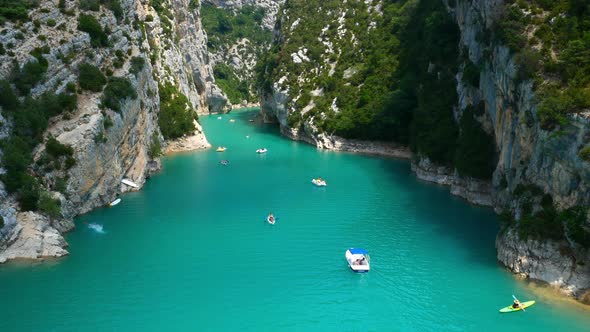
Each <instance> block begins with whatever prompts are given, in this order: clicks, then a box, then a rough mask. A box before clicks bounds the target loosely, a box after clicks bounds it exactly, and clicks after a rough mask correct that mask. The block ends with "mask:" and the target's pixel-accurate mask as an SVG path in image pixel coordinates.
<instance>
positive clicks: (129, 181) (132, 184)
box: [121, 179, 139, 188]
mask: <svg viewBox="0 0 590 332" xmlns="http://www.w3.org/2000/svg"><path fill="white" fill-rule="evenodd" d="M121 182H122V183H124V184H126V185H128V186H129V187H133V188H139V185H138V184H137V183H135V182H133V181H131V180H127V179H123V180H121Z"/></svg>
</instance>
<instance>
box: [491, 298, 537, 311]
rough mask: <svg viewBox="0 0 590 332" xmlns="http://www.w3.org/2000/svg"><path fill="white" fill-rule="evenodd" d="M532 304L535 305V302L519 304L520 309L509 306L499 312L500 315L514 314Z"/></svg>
mask: <svg viewBox="0 0 590 332" xmlns="http://www.w3.org/2000/svg"><path fill="white" fill-rule="evenodd" d="M533 304H535V301H526V302H521V303H520V307H518V308H513V307H512V305H509V306H507V307H506V308H502V309H500V312H502V313H505V312H515V311H519V310H522V308H525V309H526V308H528V307H530V306H532V305H533Z"/></svg>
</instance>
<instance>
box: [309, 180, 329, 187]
mask: <svg viewBox="0 0 590 332" xmlns="http://www.w3.org/2000/svg"><path fill="white" fill-rule="evenodd" d="M311 183H313V184H315V185H316V186H318V187H325V186H327V185H328V184H327V183H326V181H325V180H318V179H313V180H311Z"/></svg>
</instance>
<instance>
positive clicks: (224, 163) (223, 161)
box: [219, 159, 229, 166]
mask: <svg viewBox="0 0 590 332" xmlns="http://www.w3.org/2000/svg"><path fill="white" fill-rule="evenodd" d="M219 163H220V164H222V165H223V166H227V165H229V161H227V160H225V159H223V160H222V161H220V162H219Z"/></svg>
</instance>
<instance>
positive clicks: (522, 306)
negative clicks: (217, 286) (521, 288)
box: [512, 294, 526, 312]
mask: <svg viewBox="0 0 590 332" xmlns="http://www.w3.org/2000/svg"><path fill="white" fill-rule="evenodd" d="M512 297H513V298H514V299H515V300H516V301H518V299H517V298H516V296H514V294H512ZM518 303H520V301H518ZM520 308H521V309H522V311H524V312H526V310H524V305H523V304H522V303H520Z"/></svg>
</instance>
